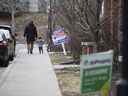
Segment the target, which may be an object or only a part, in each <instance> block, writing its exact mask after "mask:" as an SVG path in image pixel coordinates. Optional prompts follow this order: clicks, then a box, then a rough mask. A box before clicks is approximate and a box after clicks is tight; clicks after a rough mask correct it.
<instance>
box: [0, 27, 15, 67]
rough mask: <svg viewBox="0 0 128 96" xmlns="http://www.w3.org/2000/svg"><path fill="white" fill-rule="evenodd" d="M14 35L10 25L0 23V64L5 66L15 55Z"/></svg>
mask: <svg viewBox="0 0 128 96" xmlns="http://www.w3.org/2000/svg"><path fill="white" fill-rule="evenodd" d="M15 42H16V41H15V36H14V35H13V34H12V31H11V26H7V25H0V66H2V67H7V66H8V65H9V61H12V60H13V59H14V56H15V44H16V43H15Z"/></svg>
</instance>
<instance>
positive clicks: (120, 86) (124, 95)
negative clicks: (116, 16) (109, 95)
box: [116, 0, 128, 96]
mask: <svg viewBox="0 0 128 96" xmlns="http://www.w3.org/2000/svg"><path fill="white" fill-rule="evenodd" d="M121 1H122V2H121V3H122V16H121V17H122V22H121V23H122V24H121V25H122V26H121V29H122V32H123V33H122V34H123V39H122V48H121V51H122V56H123V58H122V64H121V69H122V70H121V80H120V81H119V82H118V83H117V95H116V96H128V0H121Z"/></svg>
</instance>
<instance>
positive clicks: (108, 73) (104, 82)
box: [81, 51, 113, 96]
mask: <svg viewBox="0 0 128 96" xmlns="http://www.w3.org/2000/svg"><path fill="white" fill-rule="evenodd" d="M112 61H113V52H112V51H109V52H103V53H95V54H90V55H83V56H82V58H81V94H82V95H83V96H109V92H110V87H111V77H112Z"/></svg>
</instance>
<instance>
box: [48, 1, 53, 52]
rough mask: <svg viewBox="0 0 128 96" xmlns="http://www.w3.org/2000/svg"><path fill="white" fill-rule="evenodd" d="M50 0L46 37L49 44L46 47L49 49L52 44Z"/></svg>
mask: <svg viewBox="0 0 128 96" xmlns="http://www.w3.org/2000/svg"><path fill="white" fill-rule="evenodd" d="M52 31H53V30H52V0H49V12H48V38H49V44H48V49H50V50H51V47H50V46H51V45H52Z"/></svg>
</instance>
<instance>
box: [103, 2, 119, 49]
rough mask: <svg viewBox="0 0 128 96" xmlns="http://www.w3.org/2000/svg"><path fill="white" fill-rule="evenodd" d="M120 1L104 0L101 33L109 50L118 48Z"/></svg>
mask: <svg viewBox="0 0 128 96" xmlns="http://www.w3.org/2000/svg"><path fill="white" fill-rule="evenodd" d="M120 11H121V0H104V14H103V19H104V23H103V32H104V33H105V35H106V36H107V38H106V40H105V42H106V43H108V45H109V49H115V48H118V46H119V42H120V38H121V37H120V16H121V13H120Z"/></svg>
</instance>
